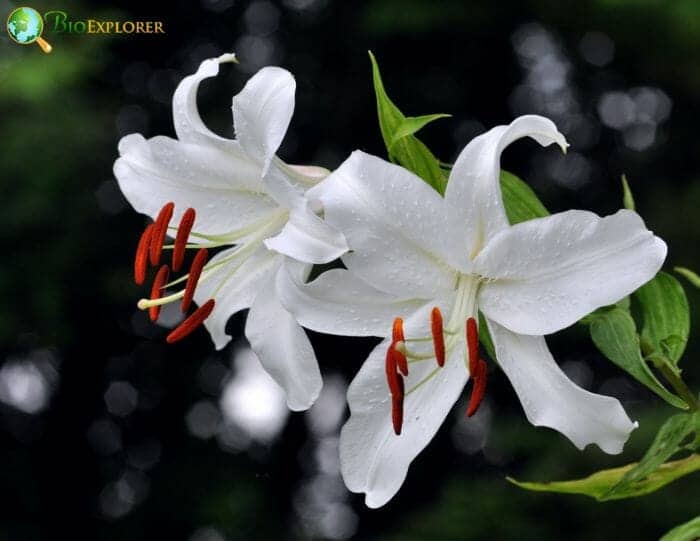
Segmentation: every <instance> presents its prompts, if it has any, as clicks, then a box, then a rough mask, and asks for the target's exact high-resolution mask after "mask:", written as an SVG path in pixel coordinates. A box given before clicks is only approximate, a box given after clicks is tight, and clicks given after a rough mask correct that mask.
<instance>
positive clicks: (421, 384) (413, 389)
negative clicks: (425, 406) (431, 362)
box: [406, 366, 440, 396]
mask: <svg viewBox="0 0 700 541" xmlns="http://www.w3.org/2000/svg"><path fill="white" fill-rule="evenodd" d="M439 371H440V367H439V366H436V367H435V368H433V369H432V371H431V372H430V373H429V374H428V375H427V376H425V377H424V378H423V379H422V380H420V381H419V382H418V383H416V384H415V385H414V386H413V387H411V388H410V389H409V390H408V391H406V396H408V395H409V394H411V393H412V392H415V391H417V390H418V389H420V388H421V387H422V386H423V385H424V384H425V383H427V382H428V381H430V380H431V379H432V378H433V377H435V374H437V373H438V372H439Z"/></svg>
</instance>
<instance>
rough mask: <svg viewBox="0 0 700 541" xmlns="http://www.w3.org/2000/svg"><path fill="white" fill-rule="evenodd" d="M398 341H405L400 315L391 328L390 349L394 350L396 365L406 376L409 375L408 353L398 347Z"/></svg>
mask: <svg viewBox="0 0 700 541" xmlns="http://www.w3.org/2000/svg"><path fill="white" fill-rule="evenodd" d="M398 343H404V336H403V319H401V318H400V317H397V318H396V319H395V320H394V326H393V328H392V330H391V346H389V351H393V355H394V356H395V357H396V365H397V366H398V368H399V370H400V371H401V373H402V374H403V375H404V376H408V360H407V359H406V354H405V353H404V352H403V351H401V350H400V349H398V348H397V347H396V345H397V344H398Z"/></svg>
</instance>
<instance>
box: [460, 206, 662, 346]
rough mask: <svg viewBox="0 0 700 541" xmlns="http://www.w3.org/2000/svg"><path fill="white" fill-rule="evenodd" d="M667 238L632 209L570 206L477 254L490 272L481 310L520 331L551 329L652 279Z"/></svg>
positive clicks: (481, 269)
mask: <svg viewBox="0 0 700 541" xmlns="http://www.w3.org/2000/svg"><path fill="white" fill-rule="evenodd" d="M665 257H666V244H665V243H664V241H662V240H661V239H660V238H658V237H655V236H654V234H653V233H652V232H651V231H649V230H648V229H647V228H646V227H645V225H644V222H643V221H642V219H641V218H640V217H639V215H638V214H636V213H635V212H633V211H630V210H620V211H619V212H617V213H616V214H613V215H612V216H607V217H605V218H601V217H599V216H597V215H596V214H593V213H592V212H586V211H582V210H570V211H567V212H562V213H559V214H555V215H553V216H548V217H546V218H540V219H537V220H531V221H528V222H523V223H520V224H517V225H515V226H514V227H512V228H510V229H507V230H504V231H502V232H501V233H499V234H498V235H496V236H495V237H493V239H492V240H491V242H490V243H489V244H488V245H487V246H486V247H485V248H484V249H483V251H482V252H481V253H480V254H479V256H478V257H477V259H476V260H475V261H474V268H475V270H476V272H478V273H479V274H481V275H482V276H484V277H486V278H488V279H490V280H493V281H491V282H488V283H486V284H485V285H484V286H483V287H482V288H481V291H480V293H479V308H480V309H481V310H482V312H484V314H485V315H486V316H487V317H489V318H490V319H493V320H495V321H497V322H498V323H500V324H501V325H503V326H505V327H507V328H509V329H510V330H511V331H513V332H517V333H523V334H549V333H552V332H555V331H558V330H560V329H563V328H564V327H568V326H569V325H571V324H573V323H575V322H576V321H578V320H579V319H580V318H582V317H583V316H585V315H586V314H588V313H590V312H592V311H593V310H595V309H596V308H599V307H600V306H605V305H608V304H612V303H614V302H616V301H618V300H620V299H621V298H622V297H624V296H625V295H628V294H629V293H631V292H633V291H634V290H635V289H637V288H638V287H640V286H641V285H643V284H644V283H646V282H648V281H649V280H651V279H652V278H653V277H654V275H655V274H656V272H657V271H658V270H659V269H660V268H661V265H662V264H663V262H664V259H665Z"/></svg>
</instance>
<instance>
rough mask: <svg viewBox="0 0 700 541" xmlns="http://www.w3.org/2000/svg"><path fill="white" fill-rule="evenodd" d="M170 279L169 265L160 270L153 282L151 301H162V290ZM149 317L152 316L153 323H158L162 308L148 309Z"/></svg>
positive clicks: (152, 307)
mask: <svg viewBox="0 0 700 541" xmlns="http://www.w3.org/2000/svg"><path fill="white" fill-rule="evenodd" d="M169 277H170V269H169V268H168V266H167V265H163V266H162V267H161V268H160V269H158V273H157V274H156V278H155V280H153V286H152V287H151V300H153V299H160V297H161V296H162V291H161V290H162V289H163V286H164V285H165V284H166V283H167V282H168V278H169ZM148 315H149V316H150V318H151V321H156V320H157V319H158V316H159V315H160V306H151V307H150V308H149V309H148Z"/></svg>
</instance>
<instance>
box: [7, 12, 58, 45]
mask: <svg viewBox="0 0 700 541" xmlns="http://www.w3.org/2000/svg"><path fill="white" fill-rule="evenodd" d="M43 31H44V19H42V18H41V15H39V12H38V11H37V10H35V9H34V8H29V7H21V8H17V9H13V10H12V13H10V16H9V17H8V18H7V33H8V34H10V37H11V38H12V39H13V40H15V41H16V42H17V43H19V44H20V45H29V44H31V43H36V44H37V45H38V46H39V47H41V50H42V51H44V52H45V53H50V52H51V49H52V47H51V45H50V44H49V42H48V41H46V40H45V39H44V38H42V37H41V34H42V32H43Z"/></svg>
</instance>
